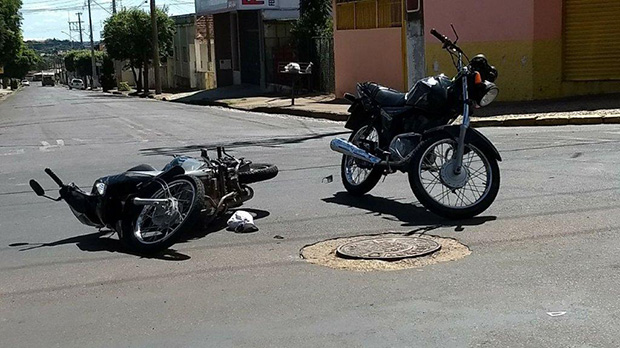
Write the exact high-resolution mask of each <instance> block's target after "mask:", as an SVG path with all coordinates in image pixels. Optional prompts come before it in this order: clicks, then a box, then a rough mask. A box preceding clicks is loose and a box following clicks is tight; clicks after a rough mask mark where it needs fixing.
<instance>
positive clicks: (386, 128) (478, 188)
mask: <svg viewBox="0 0 620 348" xmlns="http://www.w3.org/2000/svg"><path fill="white" fill-rule="evenodd" d="M453 29H454V28H453ZM454 33H455V35H456V31H454ZM431 34H432V35H434V36H435V37H436V38H438V39H439V40H440V41H441V42H442V43H443V48H444V49H446V50H447V51H448V53H450V55H451V56H452V58H453V59H452V60H453V62H454V63H455V67H456V68H457V70H458V72H457V75H456V76H455V77H454V78H452V79H450V78H448V77H446V76H445V75H443V74H441V75H438V76H431V77H426V78H423V79H421V80H420V81H418V82H417V83H416V84H415V85H414V87H413V88H412V89H411V90H410V91H409V92H408V93H400V92H398V91H395V90H391V89H389V88H386V87H383V86H380V85H378V84H375V83H361V84H358V85H357V90H358V96H357V97H355V96H354V95H351V94H346V95H345V98H346V99H348V100H350V101H351V102H352V105H351V107H350V108H349V112H350V113H351V114H350V116H349V118H348V120H347V123H346V124H345V127H346V128H348V129H351V130H352V131H353V132H352V134H351V136H350V138H349V140H348V141H346V140H344V139H338V138H337V139H333V140H332V141H331V144H330V147H331V149H332V150H334V151H336V152H339V153H342V154H343V157H342V163H341V177H342V182H343V184H344V187H345V188H346V189H347V191H348V192H349V193H351V194H354V195H362V194H365V193H367V192H368V191H370V190H371V189H372V188H373V187H374V186H375V185H376V184H377V183H378V182H379V179H380V178H381V176H382V175H384V174H386V175H387V174H391V173H395V172H396V171H402V172H405V173H408V175H409V184H410V186H411V189H412V191H413V193H414V194H415V196H416V197H417V198H418V200H419V201H420V203H422V205H424V206H425V207H426V208H427V209H429V210H430V211H432V212H434V213H436V214H438V215H441V216H443V217H446V218H450V219H462V218H469V217H473V216H475V215H478V214H480V213H482V212H483V211H484V210H486V209H487V208H488V207H489V206H490V205H491V203H493V201H494V200H495V197H496V196H497V193H498V191H499V183H500V173H499V166H498V161H501V156H500V154H499V152H498V151H497V149H496V148H495V146H494V145H493V144H492V143H491V142H490V141H489V140H488V139H487V138H486V137H484V135H482V134H481V133H480V132H478V131H477V130H475V129H473V128H471V127H470V115H471V107H484V106H487V105H489V104H490V103H491V102H493V101H494V100H495V98H496V97H497V94H498V88H497V86H496V85H495V84H494V83H493V82H494V81H495V79H496V78H497V70H496V69H495V68H494V67H493V66H491V65H490V64H489V63H488V61H487V58H486V57H485V56H484V55H477V56H475V57H473V58H472V59H471V60H470V59H469V58H468V57H467V55H466V54H465V53H464V52H463V50H461V48H460V47H459V46H458V45H457V44H456V42H457V41H458V35H456V36H457V39H456V41H455V42H452V41H451V40H450V39H448V38H447V37H446V36H444V35H442V34H440V33H438V32H437V31H436V30H434V29H433V30H431ZM464 59H467V61H468V63H467V64H465V63H464ZM459 114H461V115H462V116H463V118H462V123H461V124H460V125H456V124H453V122H454V121H455V120H456V118H457V117H458V116H459Z"/></svg>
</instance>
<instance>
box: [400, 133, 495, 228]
mask: <svg viewBox="0 0 620 348" xmlns="http://www.w3.org/2000/svg"><path fill="white" fill-rule="evenodd" d="M456 147H457V143H456V141H455V140H454V139H453V138H452V137H450V136H447V135H445V136H444V135H438V136H435V137H432V138H429V139H427V140H425V141H423V142H422V143H421V144H420V145H419V147H418V148H417V149H416V152H415V153H414V155H413V157H412V158H411V162H410V163H411V167H410V169H409V184H410V186H411V190H412V191H413V193H414V194H415V196H416V198H417V199H418V201H420V203H421V204H422V205H423V206H424V207H426V208H427V209H428V210H430V211H432V212H433V213H435V214H437V215H440V216H442V217H445V218H448V219H467V218H471V217H474V216H476V215H478V214H480V213H482V212H483V211H485V210H486V209H487V208H488V207H489V206H490V205H491V204H492V203H493V201H494V200H495V197H497V193H498V191H499V183H500V174H499V166H498V164H497V160H496V159H495V157H494V156H493V154H492V152H491V150H490V149H488V147H487V146H486V144H484V143H483V142H481V141H476V140H474V141H472V142H468V143H465V151H464V155H463V164H462V170H461V172H460V173H458V174H456V173H455V171H454V168H455V161H454V160H453V159H452V157H453V155H454V153H455V152H456Z"/></svg>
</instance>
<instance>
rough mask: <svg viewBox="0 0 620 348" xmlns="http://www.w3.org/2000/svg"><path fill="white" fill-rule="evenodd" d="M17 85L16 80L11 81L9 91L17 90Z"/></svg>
mask: <svg viewBox="0 0 620 348" xmlns="http://www.w3.org/2000/svg"><path fill="white" fill-rule="evenodd" d="M17 87H19V86H18V84H17V80H16V79H11V89H13V90H15V89H17Z"/></svg>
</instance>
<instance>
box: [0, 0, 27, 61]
mask: <svg viewBox="0 0 620 348" xmlns="http://www.w3.org/2000/svg"><path fill="white" fill-rule="evenodd" d="M21 6H22V2H21V0H0V65H4V64H6V63H7V62H9V61H10V60H12V59H14V58H15V57H16V55H17V54H18V53H19V52H20V51H21V48H22V46H23V41H22V32H21V29H20V27H21V21H22V18H21V15H20V13H19V9H20V8H21Z"/></svg>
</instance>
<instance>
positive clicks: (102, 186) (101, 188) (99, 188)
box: [95, 182, 106, 196]
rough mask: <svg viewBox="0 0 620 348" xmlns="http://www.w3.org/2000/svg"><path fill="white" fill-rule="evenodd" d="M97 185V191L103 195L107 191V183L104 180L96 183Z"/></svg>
mask: <svg viewBox="0 0 620 348" xmlns="http://www.w3.org/2000/svg"><path fill="white" fill-rule="evenodd" d="M95 187H96V188H97V193H99V195H101V196H103V194H104V193H105V188H106V186H105V184H104V183H102V182H98V183H96V184H95Z"/></svg>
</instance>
